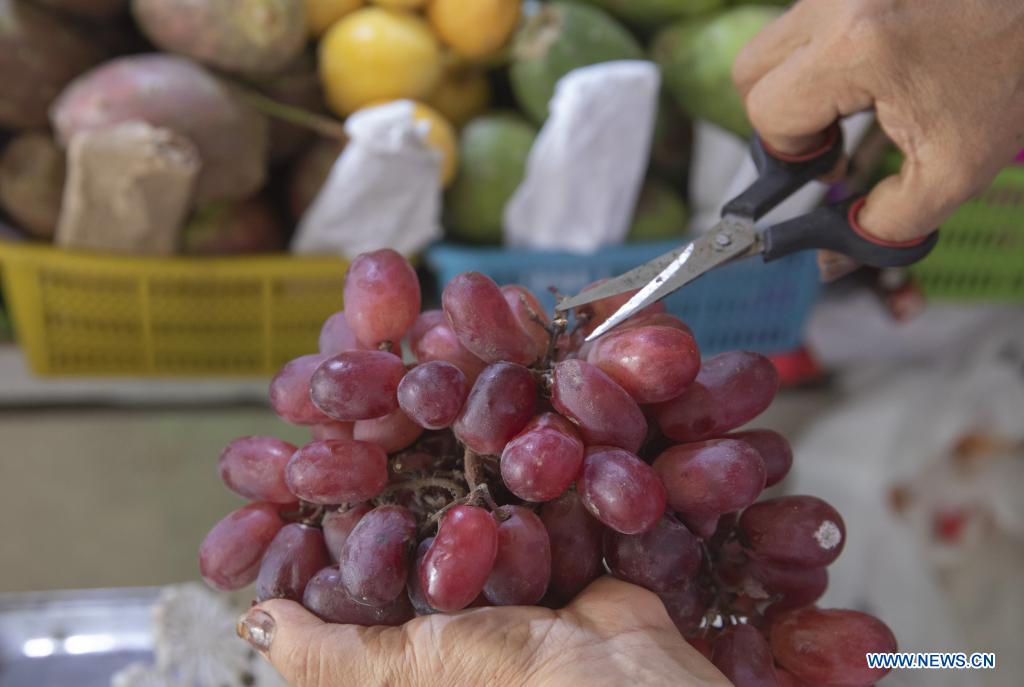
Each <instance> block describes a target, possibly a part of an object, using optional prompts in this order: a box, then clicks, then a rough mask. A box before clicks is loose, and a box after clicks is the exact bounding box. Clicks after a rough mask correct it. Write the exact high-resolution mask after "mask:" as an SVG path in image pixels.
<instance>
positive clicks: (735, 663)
mask: <svg viewBox="0 0 1024 687" xmlns="http://www.w3.org/2000/svg"><path fill="white" fill-rule="evenodd" d="M711 662H712V663H714V664H715V667H716V668H718V669H719V670H720V671H722V675H725V676H726V677H727V678H729V681H730V682H731V683H732V684H733V685H735V686H736V687H778V685H779V681H778V678H777V677H776V676H775V663H774V662H773V661H772V652H771V649H769V648H768V642H766V641H765V639H764V637H762V636H761V633H760V632H758V631H757V630H756V629H754V628H753V627H752V626H750V625H732V626H730V627H727V628H726V629H725V630H724V631H723V632H722V633H721V634H720V635H718V637H717V638H716V639H715V644H714V649H713V651H712V653H711Z"/></svg>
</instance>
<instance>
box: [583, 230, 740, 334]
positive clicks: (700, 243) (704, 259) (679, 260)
mask: <svg viewBox="0 0 1024 687" xmlns="http://www.w3.org/2000/svg"><path fill="white" fill-rule="evenodd" d="M759 249H760V237H759V236H758V235H757V232H756V231H754V227H753V225H752V224H751V223H750V221H749V220H742V219H739V218H736V217H731V216H727V217H725V218H724V219H723V220H722V221H721V222H719V223H718V225H717V226H716V227H715V228H714V229H712V230H711V231H709V232H708V233H707V234H705V235H704V236H701V237H700V238H699V239H697V240H696V241H694V242H692V243H690V244H689V245H688V246H684V247H683V248H682V249H680V250H678V251H673V253H678V254H677V255H676V257H675V258H674V259H673V260H672V261H671V262H670V263H669V264H668V265H666V266H665V267H664V268H663V269H662V270H661V271H660V272H659V273H658V274H657V275H655V276H654V277H653V278H652V279H651V280H650V281H649V282H648V283H647V284H646V285H645V286H643V288H641V289H640V291H639V293H637V294H636V295H635V296H633V297H632V298H630V299H629V300H628V301H626V303H625V304H624V305H623V306H622V307H621V308H619V309H618V310H617V311H615V313H614V314H613V315H612V316H611V317H609V318H608V319H607V320H605V321H604V322H602V323H601V325H600V326H599V327H598V328H597V329H595V330H594V331H593V332H592V333H591V334H590V336H588V337H587V341H592V340H593V339H596V338H597V337H599V336H601V335H602V334H604V333H605V332H607V331H608V330H609V329H611V328H612V327H615V326H617V325H619V324H621V323H622V322H623V321H625V320H627V319H629V318H630V317H632V316H633V315H635V314H636V313H638V312H640V311H641V310H643V309H644V308H646V307H647V306H649V305H651V304H653V303H656V302H658V301H660V300H661V299H662V298H664V297H665V296H667V295H669V294H670V293H672V292H673V291H675V290H676V289H678V288H680V287H682V286H684V285H685V284H688V283H689V282H691V281H693V280H694V279H696V278H697V277H699V276H701V275H702V274H704V273H705V272H707V271H708V270H711V269H714V268H715V267H718V266H719V265H722V264H724V263H726V262H729V261H730V260H734V259H736V258H739V257H744V256H746V255H750V254H751V253H753V252H756V251H758V250H759ZM662 257H665V256H662ZM658 260H661V258H658ZM650 264H651V263H647V265H644V266H643V267H647V266H649V265H650ZM634 288H635V287H634Z"/></svg>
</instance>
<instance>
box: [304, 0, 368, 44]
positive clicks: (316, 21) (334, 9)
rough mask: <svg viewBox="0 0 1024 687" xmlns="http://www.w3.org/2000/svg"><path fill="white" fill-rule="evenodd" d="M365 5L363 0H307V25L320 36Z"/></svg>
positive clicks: (310, 30)
mask: <svg viewBox="0 0 1024 687" xmlns="http://www.w3.org/2000/svg"><path fill="white" fill-rule="evenodd" d="M362 6H363V0H306V26H307V27H308V28H309V33H310V34H311V35H313V36H319V35H320V34H322V33H323V32H324V31H326V30H327V29H329V28H330V27H331V24H333V23H334V22H336V21H338V20H339V19H341V18H342V17H344V16H345V15H346V14H348V13H350V12H355V11H356V10H357V9H359V8H360V7H362Z"/></svg>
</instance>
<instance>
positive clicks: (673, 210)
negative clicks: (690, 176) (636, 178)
mask: <svg viewBox="0 0 1024 687" xmlns="http://www.w3.org/2000/svg"><path fill="white" fill-rule="evenodd" d="M688 220H689V215H688V213H687V211H686V204H685V203H684V202H683V199H682V198H681V197H680V196H679V194H678V193H676V192H675V190H673V189H672V187H671V186H669V185H668V184H666V183H665V182H663V181H660V180H658V179H648V180H647V181H646V182H645V183H644V185H643V187H642V188H641V189H640V197H639V198H637V201H636V210H634V213H633V223H632V224H631V225H630V226H629V234H628V235H627V236H626V240H627V241H664V240H667V239H674V238H678V237H680V236H681V235H683V234H685V233H686V229H687V221H688Z"/></svg>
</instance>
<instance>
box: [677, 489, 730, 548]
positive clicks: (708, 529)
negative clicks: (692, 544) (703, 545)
mask: <svg viewBox="0 0 1024 687" xmlns="http://www.w3.org/2000/svg"><path fill="white" fill-rule="evenodd" d="M666 491H667V489H666ZM677 515H678V516H679V519H680V520H682V521H683V522H684V523H686V527H687V528H688V529H689V530H690V531H691V532H693V533H694V534H695V535H697V536H698V537H700V538H701V539H710V538H711V537H712V536H714V534H715V532H716V531H717V530H718V516H717V515H707V514H704V513H701V514H697V513H677Z"/></svg>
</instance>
